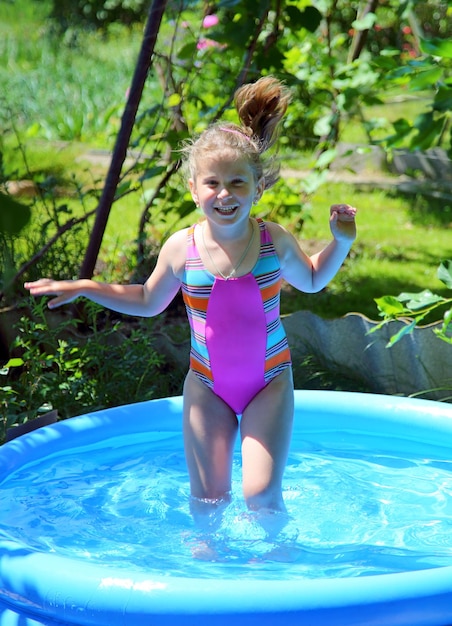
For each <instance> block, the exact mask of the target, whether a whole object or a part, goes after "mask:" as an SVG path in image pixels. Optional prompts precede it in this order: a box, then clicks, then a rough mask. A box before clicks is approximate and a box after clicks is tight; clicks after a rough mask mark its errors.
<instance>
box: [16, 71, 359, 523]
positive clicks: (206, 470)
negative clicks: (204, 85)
mask: <svg viewBox="0 0 452 626" xmlns="http://www.w3.org/2000/svg"><path fill="white" fill-rule="evenodd" d="M289 99H290V98H289V93H288V91H287V90H286V89H285V88H284V87H283V86H282V85H281V83H279V82H278V81H277V80H276V79H275V78H272V77H265V78H261V79H260V80H258V81H257V82H256V83H254V84H249V85H245V86H243V87H241V88H240V89H239V90H238V91H237V92H236V94H235V104H236V108H237V112H238V115H239V118H240V120H241V125H240V126H238V125H235V124H231V123H224V124H222V123H220V124H215V125H213V126H211V127H209V128H207V130H205V131H204V132H203V133H202V134H201V135H200V136H199V138H197V139H196V140H195V141H194V142H193V143H191V144H190V145H188V146H186V147H185V149H184V152H185V157H186V158H185V160H186V165H187V167H188V173H189V181H188V182H189V186H190V190H191V194H192V196H193V200H194V202H195V203H196V205H197V206H198V207H200V209H201V210H202V212H203V214H204V218H205V219H204V220H203V221H202V222H201V223H198V224H195V225H194V226H192V227H191V228H188V229H184V230H181V231H178V232H176V233H175V234H173V235H172V236H171V237H170V238H169V239H168V240H167V241H166V243H165V244H164V245H163V246H162V249H161V252H160V255H159V258H158V261H157V264H156V267H155V269H154V271H153V272H152V274H151V276H150V277H149V278H148V279H147V281H146V283H145V284H144V285H116V284H102V283H99V282H95V281H92V280H74V281H54V280H51V279H41V280H38V281H36V282H31V283H26V284H25V287H26V289H29V291H30V293H31V294H32V295H34V296H41V295H51V294H53V295H56V296H57V297H55V298H53V299H52V300H50V302H49V304H48V306H49V307H50V308H54V307H57V306H60V305H62V304H65V303H67V302H71V301H72V300H74V299H75V298H78V297H79V296H84V297H85V298H89V299H90V300H93V301H94V302H97V303H99V304H101V305H103V306H105V307H108V308H110V309H113V310H115V311H119V312H121V313H126V314H129V315H140V316H152V315H158V314H159V313H161V312H162V311H163V310H164V309H165V308H166V307H167V306H168V305H169V303H170V302H171V301H172V299H173V298H174V297H175V295H176V294H177V292H178V290H179V289H182V293H183V298H184V301H185V305H186V309H187V315H188V319H189V322H190V327H191V353H190V370H189V372H188V374H187V377H186V380H185V385H184V414H183V432H184V443H185V454H186V459H187V465H188V471H189V475H190V486H191V495H192V502H191V505H192V511H193V513H194V515H195V517H199V516H200V515H202V514H205V513H209V512H210V511H212V510H214V509H217V508H218V507H219V506H221V505H222V504H226V503H227V502H228V501H229V498H230V490H231V465H232V455H233V448H234V442H235V439H236V435H237V432H238V431H240V437H241V445H242V473H243V474H242V475H243V493H244V497H245V500H246V503H247V505H248V507H249V508H250V509H252V510H261V511H273V512H276V511H284V503H283V498H282V493H281V482H282V477H283V471H284V467H285V464H286V459H287V454H288V449H289V443H290V438H291V431H292V419H293V382H292V370H291V360H290V353H289V348H288V345H287V339H286V335H285V332H284V329H283V326H282V324H281V321H280V317H279V297H280V289H281V281H282V279H283V278H284V279H285V280H286V281H287V282H288V283H290V284H291V285H293V286H294V287H296V288H297V289H299V290H301V291H304V292H308V293H312V292H317V291H320V290H321V289H323V287H325V285H326V284H327V283H328V282H329V281H330V280H331V279H332V278H333V277H334V275H335V274H336V272H337V271H338V270H339V268H340V267H341V265H342V263H343V261H344V259H345V258H346V256H347V254H348V252H349V249H350V246H351V244H352V242H353V240H354V239H355V236H356V231H355V213H356V210H355V209H354V208H352V207H351V206H349V205H347V204H336V205H333V206H332V207H331V209H330V227H331V232H332V235H333V240H332V241H331V243H330V244H329V245H328V246H327V247H326V248H325V249H324V250H322V251H321V252H319V253H318V254H314V255H313V256H311V257H308V256H307V255H306V254H305V253H304V252H303V251H302V250H301V249H300V247H299V245H298V243H297V241H296V240H295V238H294V237H293V236H292V235H291V234H290V233H289V232H287V230H285V229H284V228H283V227H282V226H279V225H277V224H275V223H272V222H264V221H262V220H260V219H255V218H253V217H251V215H250V213H251V209H252V205H253V204H256V203H257V202H258V201H259V199H260V198H261V196H262V194H263V192H264V190H265V189H267V188H268V187H270V186H271V185H273V184H274V183H275V182H276V180H277V171H275V169H274V167H273V166H272V165H271V163H270V165H269V164H266V163H265V162H264V160H263V157H262V155H263V153H265V152H266V151H267V150H268V148H270V147H271V146H272V145H273V143H274V141H275V139H276V134H277V130H278V126H279V123H280V121H281V120H282V118H283V116H284V114H285V112H286V109H287V106H288V102H289ZM240 416H241V419H240V421H239V419H238V417H240Z"/></svg>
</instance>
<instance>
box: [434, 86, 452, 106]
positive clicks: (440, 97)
mask: <svg viewBox="0 0 452 626" xmlns="http://www.w3.org/2000/svg"><path fill="white" fill-rule="evenodd" d="M433 108H434V110H435V111H452V89H450V88H449V87H443V86H442V87H440V88H439V89H438V91H437V93H436V94H435V98H434V100H433Z"/></svg>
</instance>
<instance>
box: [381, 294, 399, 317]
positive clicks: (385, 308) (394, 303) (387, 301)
mask: <svg viewBox="0 0 452 626" xmlns="http://www.w3.org/2000/svg"><path fill="white" fill-rule="evenodd" d="M375 302H376V303H377V307H378V309H379V311H381V312H382V313H383V314H384V315H387V316H390V317H394V316H396V315H403V313H406V309H405V307H404V306H403V304H402V303H401V302H400V301H399V300H398V299H397V298H396V297H395V296H383V297H381V298H375Z"/></svg>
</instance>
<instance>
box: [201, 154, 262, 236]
mask: <svg viewBox="0 0 452 626" xmlns="http://www.w3.org/2000/svg"><path fill="white" fill-rule="evenodd" d="M189 185H190V191H191V193H192V196H193V199H194V201H195V202H196V204H197V205H199V206H200V207H201V209H202V210H203V212H204V214H205V216H206V218H207V219H211V220H213V221H215V222H216V223H229V224H231V223H233V222H237V221H240V220H241V219H243V218H244V217H245V218H248V216H249V214H250V211H251V207H252V205H253V202H255V201H257V200H259V198H260V197H261V195H262V192H263V190H264V181H263V179H261V180H260V181H258V182H256V180H255V176H254V171H253V169H252V168H251V166H250V164H249V162H248V160H247V159H246V158H245V157H242V158H237V157H236V156H232V155H231V156H229V157H227V156H226V157H224V156H223V157H220V156H219V155H218V156H216V155H213V156H212V157H211V158H206V159H203V160H202V161H200V162H198V163H197V167H196V176H195V178H193V179H190V181H189Z"/></svg>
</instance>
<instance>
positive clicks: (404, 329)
mask: <svg viewBox="0 0 452 626" xmlns="http://www.w3.org/2000/svg"><path fill="white" fill-rule="evenodd" d="M415 326H416V321H415V320H413V321H412V322H410V323H409V324H407V325H406V326H402V328H401V329H400V330H399V332H397V333H396V334H395V335H392V337H391V338H390V340H389V341H388V343H387V344H386V347H387V348H391V347H392V346H393V345H394V344H395V343H397V342H398V341H400V339H402V337H404V336H405V335H409V334H410V333H412V332H413V330H414V328H415Z"/></svg>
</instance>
